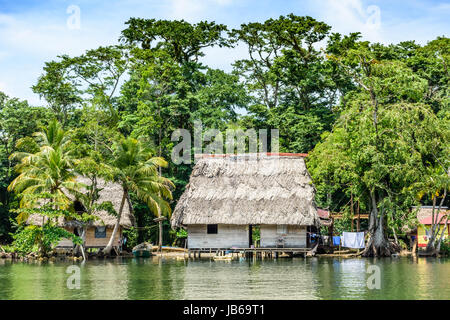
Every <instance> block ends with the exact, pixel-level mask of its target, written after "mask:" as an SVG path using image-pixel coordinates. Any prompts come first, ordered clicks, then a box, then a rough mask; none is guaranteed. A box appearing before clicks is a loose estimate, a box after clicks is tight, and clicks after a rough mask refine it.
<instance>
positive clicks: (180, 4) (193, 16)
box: [169, 0, 233, 22]
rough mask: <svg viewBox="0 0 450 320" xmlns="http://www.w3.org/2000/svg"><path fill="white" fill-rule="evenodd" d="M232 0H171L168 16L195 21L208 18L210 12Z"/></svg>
mask: <svg viewBox="0 0 450 320" xmlns="http://www.w3.org/2000/svg"><path fill="white" fill-rule="evenodd" d="M232 2H233V0H172V1H171V5H170V9H169V17H170V18H173V19H184V20H186V21H190V22H196V21H199V20H202V19H206V18H208V16H209V15H210V13H211V12H214V11H215V10H216V9H217V8H219V7H224V6H228V5H230V4H231V3H232Z"/></svg>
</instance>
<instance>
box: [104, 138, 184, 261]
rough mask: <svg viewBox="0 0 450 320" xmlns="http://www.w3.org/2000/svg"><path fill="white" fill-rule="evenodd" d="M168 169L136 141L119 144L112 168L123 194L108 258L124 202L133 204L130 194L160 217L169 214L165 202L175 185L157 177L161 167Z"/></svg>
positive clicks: (126, 140) (131, 139)
mask: <svg viewBox="0 0 450 320" xmlns="http://www.w3.org/2000/svg"><path fill="white" fill-rule="evenodd" d="M166 166H167V162H166V161H165V160H164V159H163V158H160V157H152V154H151V152H150V151H149V150H147V149H145V148H144V147H143V146H142V144H141V143H140V142H139V141H138V140H136V139H133V138H126V139H122V140H121V141H119V142H118V143H117V144H116V146H115V151H114V155H113V161H112V167H113V170H114V176H115V178H114V180H115V181H116V182H118V183H119V184H120V185H121V186H122V190H123V194H122V200H121V203H120V208H119V212H118V214H117V221H116V224H115V226H114V230H113V233H112V235H111V238H110V240H109V242H108V245H107V246H106V247H105V249H104V253H105V254H106V255H109V254H110V253H111V250H112V247H113V243H114V238H115V237H116V235H117V232H118V230H119V226H120V219H121V217H122V212H123V207H124V205H125V201H128V202H129V203H130V198H129V195H130V192H133V193H134V194H135V195H136V197H137V198H138V199H140V200H142V201H144V202H146V203H147V205H148V206H149V208H150V210H151V211H152V212H153V213H155V214H157V215H158V217H161V215H170V213H171V208H170V205H169V203H168V202H167V201H166V200H165V199H169V200H171V199H172V192H171V188H174V187H175V185H174V184H173V183H172V182H171V181H170V180H169V179H167V178H164V177H162V176H160V175H158V168H160V167H166ZM130 204H131V203H130Z"/></svg>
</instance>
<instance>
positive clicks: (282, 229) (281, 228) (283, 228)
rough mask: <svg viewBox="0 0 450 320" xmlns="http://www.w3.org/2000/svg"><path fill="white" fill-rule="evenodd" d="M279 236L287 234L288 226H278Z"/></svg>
mask: <svg viewBox="0 0 450 320" xmlns="http://www.w3.org/2000/svg"><path fill="white" fill-rule="evenodd" d="M277 234H287V225H285V224H277Z"/></svg>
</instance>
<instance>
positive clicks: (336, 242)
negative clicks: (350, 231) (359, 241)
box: [333, 236, 341, 246]
mask: <svg viewBox="0 0 450 320" xmlns="http://www.w3.org/2000/svg"><path fill="white" fill-rule="evenodd" d="M340 244H341V237H340V236H333V246H338V245H340Z"/></svg>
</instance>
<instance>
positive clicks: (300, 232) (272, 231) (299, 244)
mask: <svg viewBox="0 0 450 320" xmlns="http://www.w3.org/2000/svg"><path fill="white" fill-rule="evenodd" d="M260 228H261V229H260V230H261V231H260V235H261V247H262V248H275V247H276V246H277V239H278V238H279V237H281V236H282V237H283V238H284V240H285V242H284V243H285V244H284V247H285V248H303V247H306V226H290V225H288V226H287V234H285V235H282V234H278V233H277V226H276V225H261V226H260Z"/></svg>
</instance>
